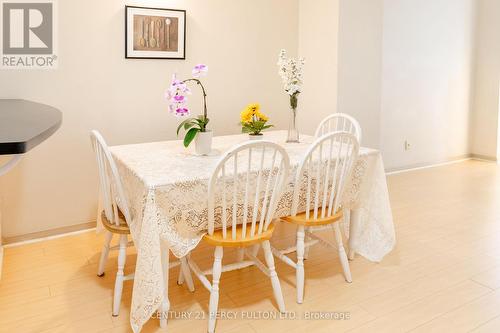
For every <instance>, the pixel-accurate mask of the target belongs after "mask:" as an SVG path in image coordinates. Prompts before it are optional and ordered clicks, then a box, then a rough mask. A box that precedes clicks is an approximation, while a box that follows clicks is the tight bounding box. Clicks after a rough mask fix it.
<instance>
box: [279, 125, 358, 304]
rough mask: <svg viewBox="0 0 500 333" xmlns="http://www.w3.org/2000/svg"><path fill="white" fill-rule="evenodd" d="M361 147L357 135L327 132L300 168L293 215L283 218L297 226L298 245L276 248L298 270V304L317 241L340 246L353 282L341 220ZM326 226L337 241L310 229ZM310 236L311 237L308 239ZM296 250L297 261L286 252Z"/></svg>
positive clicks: (317, 140)
mask: <svg viewBox="0 0 500 333" xmlns="http://www.w3.org/2000/svg"><path fill="white" fill-rule="evenodd" d="M358 150H359V144H358V140H357V139H356V137H355V136H354V135H353V134H349V133H346V132H333V133H330V134H326V135H324V136H322V137H320V138H318V139H316V141H315V142H314V143H313V144H312V145H311V147H310V148H309V149H308V151H307V152H306V154H305V156H304V158H303V160H302V162H301V164H300V165H299V168H298V170H297V174H296V177H295V186H294V194H293V201H292V209H291V215H290V216H288V217H285V218H282V219H281V220H282V221H283V222H285V223H289V224H293V225H295V226H296V228H297V238H296V245H295V246H293V247H291V248H289V249H286V250H278V249H276V248H274V247H273V248H272V252H273V254H274V255H275V256H276V257H277V258H279V259H280V260H282V261H283V262H285V263H286V264H288V265H290V266H291V267H293V268H295V269H296V281H297V282H296V286H297V303H302V302H303V299H304V274H305V273H304V253H305V248H308V247H309V246H312V245H314V244H317V243H319V244H322V245H326V246H328V247H333V248H337V250H338V254H339V258H340V262H341V264H342V269H343V271H344V276H345V279H346V281H347V282H352V277H351V271H350V268H349V261H348V259H347V255H346V251H345V249H344V245H343V241H342V233H341V232H340V228H339V223H338V222H339V221H340V220H341V219H342V217H343V210H342V194H343V191H344V188H345V184H346V182H347V181H348V180H349V179H350V177H351V173H352V170H353V167H354V164H355V162H356V159H357V156H358ZM326 225H328V226H330V228H331V230H333V233H334V236H335V243H336V244H334V243H332V242H330V241H328V240H325V239H323V238H321V237H319V236H317V235H315V234H313V233H312V231H311V230H309V229H310V228H315V227H318V226H326ZM306 236H307V237H309V238H310V239H311V240H310V241H309V240H308V241H307V242H306V241H305V238H306ZM295 251H296V252H297V261H296V262H294V261H293V260H292V259H291V258H290V257H288V256H287V255H286V254H288V253H291V252H295Z"/></svg>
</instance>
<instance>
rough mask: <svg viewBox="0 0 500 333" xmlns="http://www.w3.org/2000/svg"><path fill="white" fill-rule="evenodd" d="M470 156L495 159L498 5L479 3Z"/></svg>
mask: <svg viewBox="0 0 500 333" xmlns="http://www.w3.org/2000/svg"><path fill="white" fill-rule="evenodd" d="M477 3H478V8H477V30H476V77H475V94H474V97H475V98H474V111H473V125H472V133H473V135H472V153H474V154H476V155H481V156H482V157H487V158H493V159H494V158H496V157H497V156H498V154H497V150H498V148H499V147H497V136H498V110H499V101H498V100H499V94H498V91H499V89H500V38H499V32H500V1H498V0H478V1H477Z"/></svg>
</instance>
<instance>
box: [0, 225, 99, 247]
mask: <svg viewBox="0 0 500 333" xmlns="http://www.w3.org/2000/svg"><path fill="white" fill-rule="evenodd" d="M95 224H96V223H95V222H89V223H83V224H77V225H74V226H69V227H62V228H57V229H52V230H47V231H41V232H35V233H32V234H27V235H21V236H16V237H11V238H5V239H4V241H5V242H4V244H3V247H5V248H9V247H15V246H20V245H25V244H32V243H38V242H42V241H45V240H50V239H57V238H61V237H66V236H73V235H79V234H83V233H86V232H90V231H93V230H95Z"/></svg>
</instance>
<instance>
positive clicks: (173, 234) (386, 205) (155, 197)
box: [110, 130, 396, 333]
mask: <svg viewBox="0 0 500 333" xmlns="http://www.w3.org/2000/svg"><path fill="white" fill-rule="evenodd" d="M286 137H287V132H286V131H281V130H276V131H268V132H265V134H264V136H263V139H264V140H268V141H271V142H275V143H277V144H279V145H281V146H282V147H283V148H284V149H285V150H286V152H287V153H288V155H289V158H290V166H291V169H290V175H289V179H288V180H287V182H286V183H285V186H284V189H283V192H282V195H281V198H280V199H279V203H278V205H277V209H276V214H275V217H276V218H279V217H284V216H288V215H289V214H290V210H291V205H292V193H293V184H294V181H295V173H296V170H297V168H298V167H299V164H300V162H301V161H302V159H303V158H304V155H305V153H306V151H307V149H308V148H309V147H310V145H311V143H313V142H314V139H315V138H314V137H312V136H308V135H301V137H300V142H298V143H287V142H286ZM247 140H248V134H238V135H225V136H216V137H214V138H213V144H212V148H213V149H212V152H211V153H210V154H208V155H205V156H200V155H196V154H195V153H194V149H192V148H191V147H190V148H185V147H184V146H183V145H182V141H180V140H172V141H161V142H148V143H139V144H127V145H119V146H113V147H110V150H111V154H112V156H113V158H114V160H115V162H116V165H117V168H118V172H119V174H120V178H121V180H122V183H123V184H122V185H123V187H124V191H125V196H126V198H127V201H128V204H129V207H130V213H131V221H130V225H129V227H130V233H131V237H132V239H133V242H134V245H135V247H136V249H137V261H136V268H135V274H134V285H133V293H132V305H131V309H130V324H131V327H132V329H133V331H134V332H135V333H137V332H139V331H140V330H141V328H142V326H143V325H144V324H145V323H146V321H148V320H149V319H150V318H151V316H152V315H153V314H154V313H155V312H156V311H157V310H161V311H168V307H169V303H168V283H167V281H168V265H169V263H168V257H169V255H168V253H169V252H168V251H171V253H173V255H174V256H175V257H177V258H182V257H184V256H186V255H188V254H189V253H190V251H193V250H195V249H196V247H197V245H198V244H199V242H200V241H201V239H202V237H203V236H204V235H205V234H206V233H207V221H208V207H207V205H208V204H207V190H208V181H209V178H210V176H211V175H212V172H213V170H214V168H215V166H216V164H217V162H218V161H219V160H220V158H221V157H222V155H223V153H224V152H225V151H227V150H229V149H230V148H231V147H233V146H235V145H237V144H241V143H243V142H245V141H247ZM243 169H244V168H241V170H243ZM242 173H244V171H242ZM342 207H343V209H344V211H349V212H350V213H349V214H347V215H348V216H350V218H348V219H344V221H343V222H342V229H343V231H344V233H345V236H346V237H347V239H348V246H349V257H350V259H353V258H354V254H355V253H356V254H358V255H360V256H363V257H364V258H366V259H368V260H370V261H373V262H379V261H381V260H382V259H383V257H384V256H385V255H386V254H388V253H389V252H390V251H391V250H392V249H393V247H394V245H395V241H396V237H395V231H394V224H393V219H392V212H391V206H390V202H389V194H388V189H387V182H386V175H385V171H384V164H383V161H382V156H381V153H380V151H378V150H376V149H371V148H366V147H360V149H359V156H358V158H357V160H356V162H355V166H354V168H353V172H352V175H351V176H350V179H349V180H348V182H347V184H346V189H345V192H344V195H343V199H342ZM165 253H167V254H166V255H165ZM278 273H279V272H278Z"/></svg>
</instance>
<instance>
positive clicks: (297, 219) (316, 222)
mask: <svg viewBox="0 0 500 333" xmlns="http://www.w3.org/2000/svg"><path fill="white" fill-rule="evenodd" d="M321 211H322V209H321V208H319V209H318V216H321ZM312 216H314V210H313V209H312V210H311V211H310V212H309V219H307V218H306V212H303V213H299V214H297V215H295V216H287V217H282V218H281V219H282V220H283V221H285V222H288V223H293V224H297V225H303V226H305V227H314V226H320V225H327V224H332V223H335V222H338V221H339V220H340V219H342V217H343V216H344V213H343V211H342V208H340V209H339V210H338V211H337V213H335V214H333V215H332V216H328V217H324V218H317V219H314V218H311V217H312Z"/></svg>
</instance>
